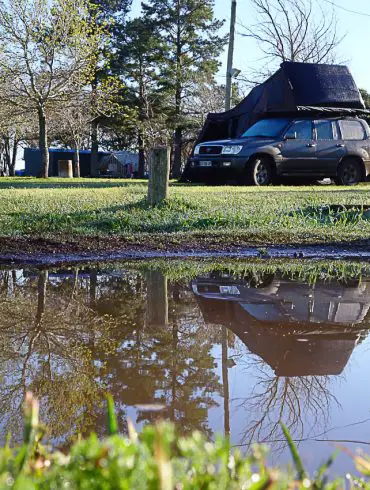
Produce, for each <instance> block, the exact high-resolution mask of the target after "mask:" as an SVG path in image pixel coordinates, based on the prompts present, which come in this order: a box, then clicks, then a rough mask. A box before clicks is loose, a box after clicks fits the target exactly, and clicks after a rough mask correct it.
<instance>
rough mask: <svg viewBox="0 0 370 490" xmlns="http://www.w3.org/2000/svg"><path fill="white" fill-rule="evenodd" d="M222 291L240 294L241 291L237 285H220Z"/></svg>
mask: <svg viewBox="0 0 370 490" xmlns="http://www.w3.org/2000/svg"><path fill="white" fill-rule="evenodd" d="M220 293H221V294H230V295H234V296H238V295H239V294H240V291H239V289H238V288H237V287H236V286H220Z"/></svg>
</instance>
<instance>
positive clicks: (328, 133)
mask: <svg viewBox="0 0 370 490" xmlns="http://www.w3.org/2000/svg"><path fill="white" fill-rule="evenodd" d="M314 126H315V135H316V159H317V160H316V168H317V173H318V174H320V175H323V176H333V175H336V172H337V168H338V164H339V162H340V160H341V159H342V158H343V157H344V156H345V155H346V154H347V148H346V145H345V143H344V141H343V140H342V139H341V136H340V132H339V129H338V124H337V122H336V121H331V120H330V119H319V120H316V121H314Z"/></svg>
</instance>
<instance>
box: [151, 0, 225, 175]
mask: <svg viewBox="0 0 370 490" xmlns="http://www.w3.org/2000/svg"><path fill="white" fill-rule="evenodd" d="M142 6H143V12H144V16H145V19H146V20H147V21H148V22H151V23H152V24H153V27H154V28H155V30H156V33H157V36H158V37H159V38H160V40H161V41H162V43H163V44H162V45H163V46H165V52H164V57H163V64H162V67H161V68H160V82H159V84H160V87H161V88H162V91H163V93H164V94H166V95H168V96H169V97H170V99H171V100H170V105H169V107H168V110H167V114H168V124H169V125H170V127H171V128H173V130H174V161H173V169H172V174H173V176H174V177H179V176H180V174H181V166H182V158H181V151H182V138H183V131H184V130H185V129H186V127H187V124H188V119H187V117H186V115H185V114H184V112H183V105H184V101H185V100H186V98H187V97H189V96H191V95H192V94H193V93H194V79H195V78H196V77H197V75H198V74H200V73H202V74H206V73H208V74H210V75H212V74H215V72H216V71H217V68H218V65H219V63H218V61H217V57H218V56H219V54H220V53H221V51H222V49H223V47H224V45H225V43H226V37H221V36H220V35H219V29H220V28H221V27H222V25H223V21H219V20H215V18H214V11H213V6H214V1H213V0H166V1H165V2H163V0H150V1H148V2H147V3H143V4H142Z"/></svg>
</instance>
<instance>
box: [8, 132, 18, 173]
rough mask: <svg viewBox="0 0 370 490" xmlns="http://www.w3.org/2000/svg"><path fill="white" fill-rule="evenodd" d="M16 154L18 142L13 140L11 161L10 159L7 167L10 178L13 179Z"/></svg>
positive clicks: (15, 139)
mask: <svg viewBox="0 0 370 490" xmlns="http://www.w3.org/2000/svg"><path fill="white" fill-rule="evenodd" d="M17 153H18V140H17V138H14V142H13V151H12V159H11V162H10V165H9V175H10V177H14V175H15V164H16V163H17Z"/></svg>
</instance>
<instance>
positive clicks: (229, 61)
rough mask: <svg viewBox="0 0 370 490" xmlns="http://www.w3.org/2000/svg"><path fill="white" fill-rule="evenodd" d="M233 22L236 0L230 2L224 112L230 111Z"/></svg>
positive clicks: (234, 20) (233, 39)
mask: <svg viewBox="0 0 370 490" xmlns="http://www.w3.org/2000/svg"><path fill="white" fill-rule="evenodd" d="M235 22H236V0H231V19H230V36H229V52H228V56H227V72H226V104H225V110H226V111H229V110H230V109H231V90H232V79H233V73H232V71H233V58H234V41H235Z"/></svg>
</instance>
